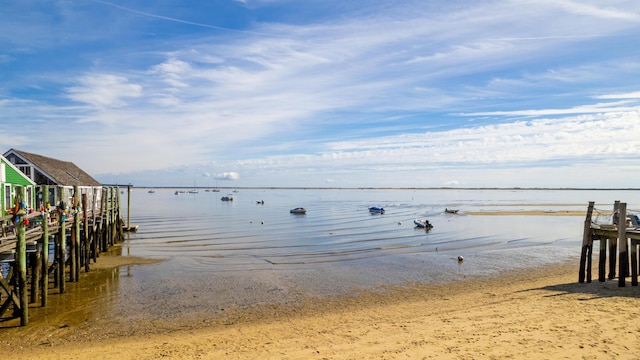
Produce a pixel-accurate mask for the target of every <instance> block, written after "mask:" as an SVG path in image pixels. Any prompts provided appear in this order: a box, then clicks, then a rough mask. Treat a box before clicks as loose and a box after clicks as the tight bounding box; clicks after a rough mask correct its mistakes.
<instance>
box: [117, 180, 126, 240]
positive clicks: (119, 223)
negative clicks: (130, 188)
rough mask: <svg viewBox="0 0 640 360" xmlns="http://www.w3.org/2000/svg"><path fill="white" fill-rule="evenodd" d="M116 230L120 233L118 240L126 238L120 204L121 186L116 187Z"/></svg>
mask: <svg viewBox="0 0 640 360" xmlns="http://www.w3.org/2000/svg"><path fill="white" fill-rule="evenodd" d="M116 204H117V205H116V231H117V233H118V242H120V241H123V240H124V228H123V226H122V213H121V210H122V209H121V206H120V187H116Z"/></svg>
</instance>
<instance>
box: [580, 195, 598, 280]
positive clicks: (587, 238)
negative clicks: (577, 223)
mask: <svg viewBox="0 0 640 360" xmlns="http://www.w3.org/2000/svg"><path fill="white" fill-rule="evenodd" d="M594 204H595V202H593V201H589V207H588V208H587V216H586V218H585V219H584V232H583V235H582V252H581V254H580V273H579V274H578V282H580V283H583V282H584V278H585V272H586V269H585V267H586V262H587V253H588V252H589V249H590V247H591V245H592V240H591V237H592V233H591V217H592V215H593V206H594ZM587 275H588V279H587V282H591V271H589V273H588V274H587Z"/></svg>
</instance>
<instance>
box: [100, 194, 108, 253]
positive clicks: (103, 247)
mask: <svg viewBox="0 0 640 360" xmlns="http://www.w3.org/2000/svg"><path fill="white" fill-rule="evenodd" d="M108 194H109V192H108V191H107V188H106V187H105V188H103V189H102V195H103V196H102V217H101V219H102V221H101V224H100V228H101V230H102V231H101V236H100V251H102V252H106V251H107V237H108V232H107V231H108V228H109V227H108V226H107V224H108V222H109V219H108V217H109V213H108V212H107V209H108V205H109V204H108V202H109V199H108V198H107V195H108Z"/></svg>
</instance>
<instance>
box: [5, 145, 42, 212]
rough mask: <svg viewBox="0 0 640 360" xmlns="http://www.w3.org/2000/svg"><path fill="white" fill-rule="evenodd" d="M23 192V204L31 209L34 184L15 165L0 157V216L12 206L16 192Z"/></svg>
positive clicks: (33, 198) (33, 199)
mask: <svg viewBox="0 0 640 360" xmlns="http://www.w3.org/2000/svg"><path fill="white" fill-rule="evenodd" d="M22 188H24V189H25V191H24V203H25V205H26V206H27V208H29V209H33V208H34V206H35V201H36V199H35V198H36V192H35V189H36V183H35V182H34V181H33V180H31V179H29V178H28V177H27V176H25V175H24V174H23V173H22V172H21V171H20V170H18V168H17V167H15V165H13V164H12V163H11V162H9V161H8V160H7V159H6V158H5V157H4V156H2V155H0V199H1V200H0V216H5V215H7V214H8V211H9V210H10V209H11V208H13V206H14V199H15V197H16V194H17V193H18V191H20V190H21V189H22Z"/></svg>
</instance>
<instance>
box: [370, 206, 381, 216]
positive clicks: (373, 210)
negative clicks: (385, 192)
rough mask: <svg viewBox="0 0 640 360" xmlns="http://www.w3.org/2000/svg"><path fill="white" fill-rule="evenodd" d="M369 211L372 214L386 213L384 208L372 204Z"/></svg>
mask: <svg viewBox="0 0 640 360" xmlns="http://www.w3.org/2000/svg"><path fill="white" fill-rule="evenodd" d="M369 212H371V213H372V214H384V208H381V207H377V206H372V207H370V208H369Z"/></svg>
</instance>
